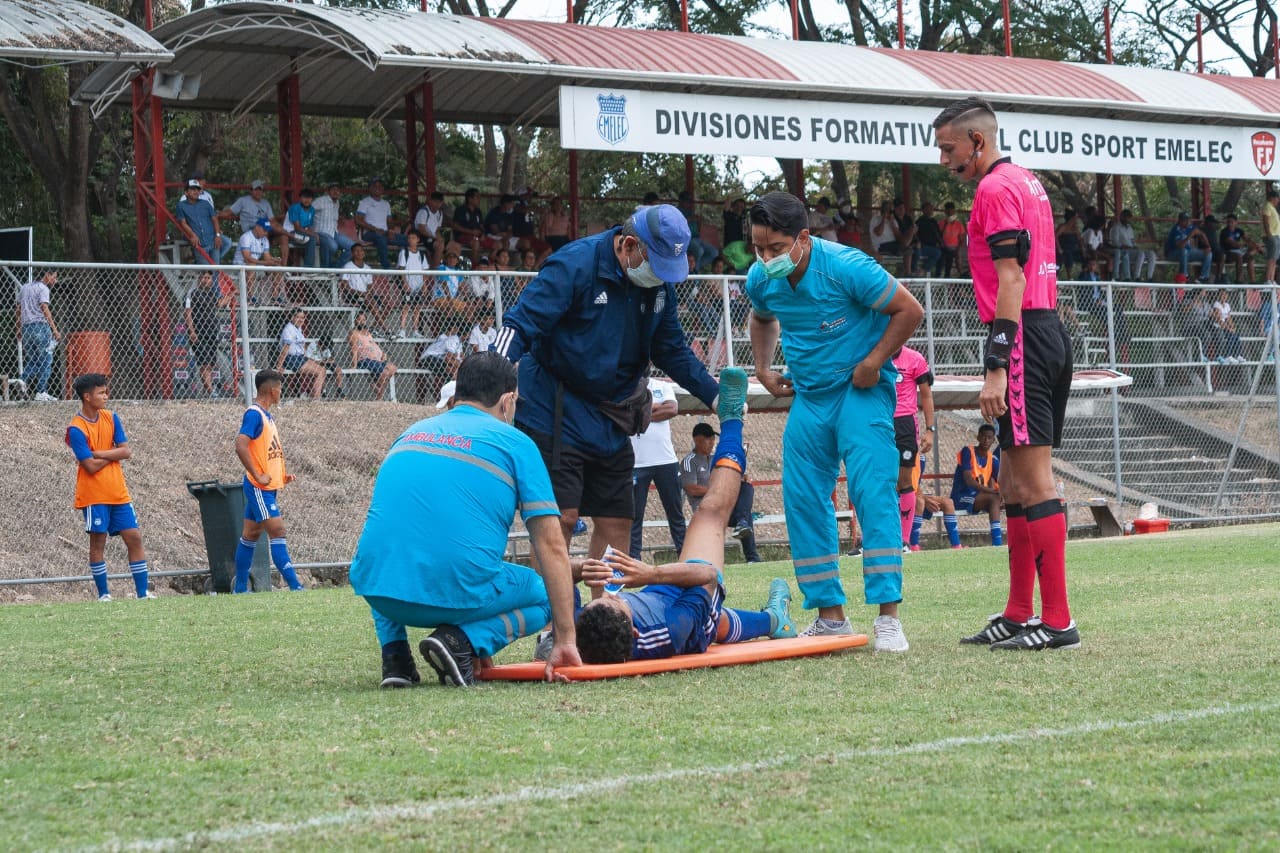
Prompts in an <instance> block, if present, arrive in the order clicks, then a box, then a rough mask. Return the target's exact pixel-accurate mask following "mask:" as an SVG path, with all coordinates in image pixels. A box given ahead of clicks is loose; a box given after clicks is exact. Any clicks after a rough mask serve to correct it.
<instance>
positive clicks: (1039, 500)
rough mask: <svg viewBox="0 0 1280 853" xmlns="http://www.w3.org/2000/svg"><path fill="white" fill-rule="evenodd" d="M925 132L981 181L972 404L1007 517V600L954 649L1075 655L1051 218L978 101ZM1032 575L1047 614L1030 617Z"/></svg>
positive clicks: (1063, 334)
mask: <svg viewBox="0 0 1280 853" xmlns="http://www.w3.org/2000/svg"><path fill="white" fill-rule="evenodd" d="M933 128H934V138H935V142H936V144H937V146H938V149H939V151H940V152H941V154H940V157H939V159H940V161H941V163H942V165H943V166H944V167H946V168H947V169H949V170H950V171H951V172H952V173H953V174H954V175H955V176H956V177H957V178H958V179H960V180H961V181H965V182H970V181H972V182H975V183H977V189H976V190H974V196H973V212H972V215H971V216H970V218H969V269H970V272H971V274H972V275H973V293H974V297H975V299H976V300H977V303H978V318H979V319H980V320H982V322H984V323H988V324H989V325H990V327H991V333H990V336H989V337H988V338H987V347H986V358H985V359H984V364H983V366H984V367H985V369H986V380H985V381H984V382H983V385H982V392H981V394H980V395H979V397H978V403H979V406H980V407H981V409H982V416H983V418H985V419H986V420H988V421H995V423H996V429H997V432H998V433H999V439H1000V448H1001V453H1002V456H1001V460H1002V461H1001V465H1002V472H1001V477H1000V491H1001V493H1002V494H1003V496H1004V500H1005V512H1006V515H1007V516H1008V519H1009V521H1008V525H1009V528H1008V534H1009V536H1008V538H1009V600H1008V603H1007V604H1006V605H1005V608H1004V612H1003V613H1000V614H998V615H996V616H993V617H991V619H990V620H989V621H988V623H987V625H986V627H985V628H983V629H982V630H981V631H979V632H978V633H976V634H974V635H973V636H970V637H965V638H964V639H962V640H961V641H960V642H962V643H972V644H984V645H989V646H990V647H991V648H992V649H993V650H995V649H1025V650H1031V651H1039V650H1041V649H1074V648H1078V647H1079V646H1080V633H1079V631H1077V630H1076V623H1075V621H1074V620H1073V619H1072V618H1071V608H1070V607H1069V606H1068V604H1067V570H1066V542H1067V517H1066V513H1065V511H1064V510H1065V508H1064V506H1063V504H1062V501H1061V499H1060V498H1059V497H1058V491H1057V488H1056V487H1055V485H1054V480H1053V467H1052V466H1053V458H1052V457H1053V448H1054V447H1057V446H1058V445H1059V444H1060V443H1061V441H1062V422H1063V418H1064V416H1065V414H1066V409H1067V395H1068V394H1069V393H1070V390H1071V341H1070V339H1069V338H1068V336H1067V331H1066V329H1065V328H1064V327H1063V325H1062V321H1061V320H1059V319H1058V313H1057V310H1056V308H1057V303H1058V271H1057V264H1056V261H1055V241H1054V228H1053V210H1052V208H1050V206H1049V196H1048V194H1047V193H1046V192H1045V190H1044V186H1043V185H1042V184H1041V183H1040V179H1039V178H1037V177H1036V176H1035V175H1034V174H1033V173H1031V172H1029V171H1027V170H1026V169H1024V168H1022V167H1021V166H1017V165H1015V164H1014V163H1012V162H1011V161H1010V160H1009V158H1008V157H1005V156H1004V155H1003V154H1001V153H1000V149H999V147H998V145H999V128H998V124H997V122H996V115H995V111H994V110H992V108H991V105H990V104H988V103H987V102H986V101H984V100H982V99H981V98H973V97H971V98H964V99H963V100H959V101H956V102H955V103H953V104H951V106H949V107H947V108H946V109H945V110H943V111H942V112H941V113H939V114H938V117H937V118H935V119H934V120H933ZM1037 578H1039V581H1040V600H1041V604H1042V605H1043V610H1044V612H1043V613H1042V614H1041V617H1040V619H1033V617H1032V614H1033V610H1034V606H1035V605H1034V596H1035V585H1036V579H1037Z"/></svg>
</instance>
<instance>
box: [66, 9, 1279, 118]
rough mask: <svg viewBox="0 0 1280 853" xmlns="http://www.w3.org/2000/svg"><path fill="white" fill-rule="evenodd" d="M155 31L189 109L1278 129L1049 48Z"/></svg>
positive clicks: (118, 67)
mask: <svg viewBox="0 0 1280 853" xmlns="http://www.w3.org/2000/svg"><path fill="white" fill-rule="evenodd" d="M55 1H56V2H58V3H68V2H70V0H55ZM77 5H79V4H77ZM154 35H155V37H156V38H157V39H159V40H160V41H161V42H163V43H164V45H166V46H167V47H168V48H169V49H170V50H172V51H173V53H174V55H175V57H176V58H175V60H174V62H173V63H172V64H171V65H170V66H169V67H168V68H167V69H166V70H169V71H174V72H177V73H182V74H189V75H199V76H200V78H201V82H200V87H199V93H198V95H197V97H195V98H194V99H193V100H189V101H185V102H184V103H185V105H186V106H187V107H189V108H191V109H208V110H224V111H231V112H234V113H243V112H266V111H271V110H274V109H275V99H274V86H275V84H276V83H277V82H278V81H280V80H282V79H283V78H284V77H286V76H287V75H288V74H289V73H290V70H291V69H296V70H297V72H298V74H299V79H300V87H301V111H302V113H303V114H307V115H340V116H356V117H371V118H376V117H380V116H383V115H386V114H388V113H391V112H392V111H396V110H399V109H400V107H401V106H402V105H403V97H404V94H405V93H406V92H407V91H409V90H410V89H411V88H412V87H414V86H415V85H417V84H420V83H422V82H423V81H424V80H429V81H430V82H432V83H433V86H434V88H433V91H434V98H435V117H436V119H437V120H438V121H447V122H496V123H518V124H526V125H554V124H555V123H556V119H557V113H558V103H557V90H558V87H559V85H561V84H572V85H579V86H611V85H612V86H621V85H625V86H627V87H630V88H638V89H652V90H663V89H668V90H673V91H680V92H690V93H708V94H720V95H751V96H764V97H774V98H779V99H789V98H797V99H798V98H803V99H807V100H831V101H843V102H848V101H856V102H859V103H884V104H901V105H919V106H939V107H941V106H943V105H945V104H947V103H949V102H950V101H952V100H954V99H955V98H956V97H957V96H958V95H961V94H981V95H984V96H985V97H987V98H988V99H989V100H990V101H991V102H992V103H993V104H994V105H995V107H996V108H997V109H1000V110H1022V111H1028V112H1032V111H1034V112H1052V113H1053V114H1056V115H1081V116H1092V117H1098V118H1114V119H1128V120H1136V121H1153V120H1158V121H1162V122H1169V121H1174V122H1187V123H1204V124H1218V125H1231V126H1257V125H1260V124H1263V125H1265V124H1272V123H1274V124H1280V81H1272V80H1266V79H1261V78H1241V77H1226V76H1219V75H1197V74H1186V73H1182V72H1176V71H1164V70H1158V69H1150V68H1132V67H1122V66H1112V65H1085V64H1079V63H1066V62H1053V61H1049V60H1039V59H1021V58H1009V57H996V56H972V55H967V54H948V53H935V52H926V51H906V50H888V49H879V48H863V47H856V46H852V45H845V44H828V43H818V42H796V41H784V40H777V39H753V38H740V37H730V36H715V35H702V34H697V33H680V32H671V31H655V30H631V29H620V28H605V27H591V26H581V25H574V24H557V23H546V22H538V21H517V20H508V19H494V18H475V17H463V16H455V15H437V14H431V13H422V12H411V11H397V10H375V9H350V8H336V7H330V6H316V5H309V4H282V3H270V2H243V3H226V4H221V5H217V6H211V7H207V8H205V9H203V10H201V11H199V12H194V13H192V14H189V15H185V16H183V17H181V18H178V19H176V20H174V21H170V22H169V23H167V24H164V25H162V26H160V27H158V28H156V30H155V31H154ZM132 74H133V69H132V68H131V67H129V65H128V64H127V63H126V62H117V63H111V64H110V65H107V66H104V67H103V68H100V69H98V71H96V72H95V73H94V74H93V75H91V77H90V78H89V80H88V81H86V83H85V84H84V86H83V87H82V88H81V89H80V91H79V92H78V93H77V99H78V100H80V101H91V102H93V103H94V110H95V112H96V113H97V112H101V111H102V110H104V109H105V108H106V107H107V106H109V105H110V103H112V102H113V101H114V100H115V99H116V98H118V97H119V96H120V95H122V94H123V93H124V92H125V91H126V90H127V87H128V80H129V78H130V77H131V76H132Z"/></svg>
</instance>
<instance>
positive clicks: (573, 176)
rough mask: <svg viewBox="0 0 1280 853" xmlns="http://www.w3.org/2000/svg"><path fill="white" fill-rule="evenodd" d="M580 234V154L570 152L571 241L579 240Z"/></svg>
mask: <svg viewBox="0 0 1280 853" xmlns="http://www.w3.org/2000/svg"><path fill="white" fill-rule="evenodd" d="M578 236H579V233H578V152H577V151H570V152H569V239H570V240H577V239H578Z"/></svg>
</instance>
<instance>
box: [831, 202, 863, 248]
mask: <svg viewBox="0 0 1280 853" xmlns="http://www.w3.org/2000/svg"><path fill="white" fill-rule="evenodd" d="M838 210H839V213H840V222H841V225H840V227H839V228H837V229H836V240H837V241H838V242H840V243H843V244H844V245H846V246H853V247H854V248H855V249H861V248H862V220H861V219H859V218H858V214H857V213H855V212H854V210H853V205H852V204H850V203H849V199H847V198H842V199H840V200H839V202H838Z"/></svg>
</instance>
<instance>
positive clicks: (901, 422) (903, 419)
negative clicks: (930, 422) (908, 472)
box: [893, 415, 920, 468]
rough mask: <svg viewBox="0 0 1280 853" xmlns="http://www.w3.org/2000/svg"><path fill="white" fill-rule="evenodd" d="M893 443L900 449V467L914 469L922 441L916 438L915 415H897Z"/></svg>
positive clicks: (894, 420)
mask: <svg viewBox="0 0 1280 853" xmlns="http://www.w3.org/2000/svg"><path fill="white" fill-rule="evenodd" d="M893 443H894V444H895V445H896V446H897V448H898V467H899V468H914V467H915V464H916V457H917V456H919V455H920V439H919V438H918V437H917V436H916V418H915V415H895V416H894V418H893Z"/></svg>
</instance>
